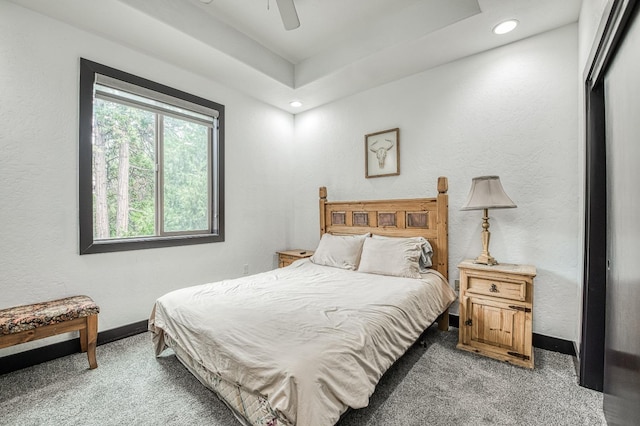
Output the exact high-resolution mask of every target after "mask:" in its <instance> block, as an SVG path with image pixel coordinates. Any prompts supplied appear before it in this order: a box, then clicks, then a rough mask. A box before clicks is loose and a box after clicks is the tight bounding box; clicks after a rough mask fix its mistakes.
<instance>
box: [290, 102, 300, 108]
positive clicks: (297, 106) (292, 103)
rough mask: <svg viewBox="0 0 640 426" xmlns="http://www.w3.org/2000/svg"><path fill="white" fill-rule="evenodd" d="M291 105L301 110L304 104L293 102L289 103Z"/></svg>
mask: <svg viewBox="0 0 640 426" xmlns="http://www.w3.org/2000/svg"><path fill="white" fill-rule="evenodd" d="M289 105H291V106H292V107H294V108H300V107H301V106H302V102H300V101H291V102H289Z"/></svg>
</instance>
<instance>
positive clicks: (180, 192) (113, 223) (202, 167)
mask: <svg viewBox="0 0 640 426" xmlns="http://www.w3.org/2000/svg"><path fill="white" fill-rule="evenodd" d="M157 119H158V117H157V115H156V114H155V113H152V112H149V111H146V110H143V109H140V108H134V107H130V106H127V105H123V104H119V103H116V102H110V101H105V100H101V99H96V100H95V104H94V120H95V122H94V218H96V217H97V216H98V215H99V214H100V213H103V214H106V215H107V216H108V225H107V224H106V223H105V224H104V226H108V230H107V229H103V230H102V231H103V234H102V235H108V236H109V237H110V238H122V237H139V236H152V235H158V233H159V231H157V230H156V210H157V209H156V173H155V164H156V146H157V142H156V131H155V129H156V127H157V126H156V120H157ZM163 123H164V126H163V130H164V134H163V136H164V140H163V142H164V164H163V171H164V191H163V197H164V228H165V232H179V231H192V230H203V229H208V214H209V213H208V212H209V199H208V186H209V185H208V179H209V176H208V171H207V170H208V141H209V138H208V128H207V127H206V126H203V125H199V124H195V123H192V122H190V121H186V120H181V119H177V118H173V117H168V116H164V117H163ZM98 145H100V146H98ZM125 145H126V146H125ZM122 148H125V149H124V150H123V149H122ZM99 150H102V151H103V152H104V154H105V155H104V158H103V159H102V158H100V156H98V155H96V153H97V152H99ZM123 152H126V153H128V159H127V158H123V157H122V155H123ZM125 155H126V154H125ZM122 161H125V162H127V161H128V175H125V176H119V167H120V164H121V162H122ZM101 172H102V173H104V175H105V176H106V181H105V183H104V184H103V185H102V187H98V184H97V182H99V181H100V179H97V175H98V174H99V173H101ZM121 179H126V181H127V182H125V183H123V184H124V185H126V187H127V188H128V199H127V197H123V194H120V193H119V191H120V189H119V188H120V187H121V185H120V183H121V182H119V180H121ZM100 196H102V197H106V205H105V206H104V207H103V208H106V212H99V211H98V209H100V208H101V207H100V206H102V204H101V203H99V202H98V199H99V198H100ZM122 209H125V210H126V212H125V214H126V224H127V226H126V230H125V231H123V232H121V233H120V235H118V226H117V216H118V211H121V210H122ZM94 222H97V221H96V220H94ZM94 234H95V235H100V233H99V230H98V229H96V230H95V231H94Z"/></svg>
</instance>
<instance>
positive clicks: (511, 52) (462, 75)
mask: <svg viewBox="0 0 640 426" xmlns="http://www.w3.org/2000/svg"><path fill="white" fill-rule="evenodd" d="M577 59H578V46H577V25H576V24H573V25H569V26H566V27H563V28H560V29H557V30H555V31H551V32H548V33H544V34H541V35H538V36H535V37H532V38H529V39H526V40H523V41H520V42H517V43H513V44H511V45H508V46H504V47H501V48H498V49H494V50H491V51H488V52H485V53H482V54H478V55H475V56H472V57H468V58H465V59H462V60H458V61H455V62H452V63H450V64H446V65H443V66H441V67H438V68H435V69H432V70H429V71H426V72H423V73H420V74H417V75H414V76H411V77H408V78H405V79H403V80H399V81H396V82H393V83H390V84H387V85H384V86H381V87H378V88H375V89H372V90H369V91H367V92H364V93H361V94H358V95H354V96H351V97H349V98H346V99H343V100H340V101H337V102H334V103H332V104H329V105H325V106H323V107H320V108H317V109H314V110H311V111H307V112H305V113H301V114H298V115H297V116H296V119H295V148H294V152H295V158H296V166H295V167H296V168H295V171H294V175H295V180H296V182H297V185H296V188H297V191H296V193H295V198H294V205H295V209H294V214H295V216H294V223H293V226H294V232H293V233H292V235H293V237H292V238H293V239H292V241H293V243H294V246H296V247H301V248H314V247H315V246H316V244H317V242H318V238H319V229H318V207H317V205H318V204H317V197H318V196H317V193H318V192H317V191H318V187H319V186H322V185H325V186H327V187H328V194H329V199H330V200H340V199H342V200H350V199H377V198H387V197H394V198H398V197H422V196H433V195H435V194H436V179H437V177H438V176H441V175H443V176H447V177H448V178H449V253H450V259H449V260H450V262H449V271H450V281H451V282H452V283H453V280H454V279H456V278H458V277H459V273H458V271H457V269H456V265H457V264H458V262H459V261H461V260H463V259H465V258H470V257H475V256H477V255H478V254H479V253H480V251H481V242H480V232H481V226H480V225H481V212H478V211H476V212H461V211H459V209H460V207H461V206H462V204H463V203H464V201H465V199H466V196H467V194H468V191H469V188H470V184H471V178H472V177H474V176H481V175H487V174H496V175H499V176H500V177H501V180H502V183H503V185H504V187H505V190H506V192H507V194H509V195H510V196H511V198H512V199H513V200H514V201H515V202H516V204H517V205H518V208H517V209H509V210H492V211H490V212H489V215H490V217H491V246H490V249H491V250H490V251H491V254H492V255H493V256H495V257H496V258H497V259H498V261H500V262H503V263H530V264H534V265H536V266H537V268H538V276H537V278H536V281H535V290H534V312H533V330H534V332H535V333H540V334H543V335H546V336H553V337H558V338H563V339H568V340H575V339H576V337H577V324H578V322H579V321H578V304H579V300H578V293H579V290H578V287H579V285H580V284H579V280H578V275H579V269H580V262H579V259H580V253H579V250H578V246H577V244H576V240H577V239H578V235H579V233H580V232H581V228H582V224H581V223H579V222H578V220H577V216H578V213H579V211H580V209H581V208H582V205H580V204H579V202H578V200H579V187H580V185H579V181H580V179H579V176H578V173H577V153H578V136H577V111H578V109H577V99H578V94H577V87H578V84H577V77H576V72H575V70H576V68H577ZM393 127H399V128H400V147H401V148H400V151H401V153H400V158H401V174H400V176H397V177H384V178H376V179H365V177H364V159H363V155H364V135H365V134H366V133H372V132H375V131H379V130H384V129H389V128H393Z"/></svg>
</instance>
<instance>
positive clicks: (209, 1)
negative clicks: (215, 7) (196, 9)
mask: <svg viewBox="0 0 640 426" xmlns="http://www.w3.org/2000/svg"><path fill="white" fill-rule="evenodd" d="M200 1H201V2H202V3H204V4H209V3H211V2H212V1H213V0H200Z"/></svg>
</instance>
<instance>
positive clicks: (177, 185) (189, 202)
mask: <svg viewBox="0 0 640 426" xmlns="http://www.w3.org/2000/svg"><path fill="white" fill-rule="evenodd" d="M208 139H209V138H208V128H207V127H205V126H203V125H200V124H196V123H192V122H189V121H185V120H180V119H176V118H172V117H165V119H164V164H163V167H164V229H165V231H166V232H176V231H194V230H202V229H208V227H209V223H208V217H207V215H208V211H209V209H208V206H209V197H208V191H207V188H208V174H207V168H208V167H207V165H208V149H207V144H208Z"/></svg>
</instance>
